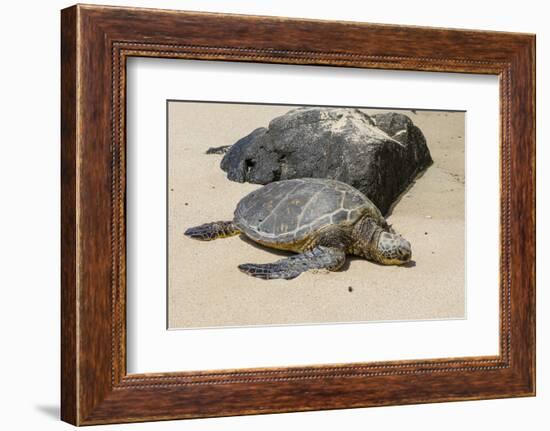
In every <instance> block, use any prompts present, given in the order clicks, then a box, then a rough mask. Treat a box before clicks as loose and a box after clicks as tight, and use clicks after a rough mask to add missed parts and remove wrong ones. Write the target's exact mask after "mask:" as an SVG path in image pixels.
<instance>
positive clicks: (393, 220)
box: [61, 5, 535, 425]
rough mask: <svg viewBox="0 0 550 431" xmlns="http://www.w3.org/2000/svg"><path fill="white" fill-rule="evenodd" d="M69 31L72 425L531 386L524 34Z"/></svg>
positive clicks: (224, 20)
mask: <svg viewBox="0 0 550 431" xmlns="http://www.w3.org/2000/svg"><path fill="white" fill-rule="evenodd" d="M335 35H337V37H336V36H335ZM61 43H62V65H61V66H62V67H61V69H62V95H61V100H62V103H61V106H62V113H61V116H62V152H61V161H62V346H61V349H62V400H61V406H62V409H61V414H62V419H63V420H65V421H67V422H70V423H72V424H75V425H91V424H105V423H119V422H138V421H151V420H166V419H179V418H198V417H212V416H227V415H239V414H257V413H273V412H289V411H306V410H321V409H336V408H353V407H369V406H382V405H396V404H413V403H429V402H441V401H452V400H474V399H490V398H502V397H515V396H532V395H534V394H535V134H534V131H535V122H534V118H535V117H534V100H535V78H534V70H535V51H534V47H535V37H534V36H533V35H529V34H514V33H500V32H486V31H470V30H451V29H436V28H423V27H403V26H389V25H377V24H365V23H350V22H329V21H314V20H297V19H287V18H276V17H254V16H240V15H221V14H211V13H196V12H192V13H191V12H179V11H168V10H152V9H134V8H119V7H104V6H92V5H87V6H82V5H77V6H73V7H71V8H68V9H65V10H63V11H62V28H61Z"/></svg>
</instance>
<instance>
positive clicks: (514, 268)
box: [61, 5, 535, 425]
mask: <svg viewBox="0 0 550 431" xmlns="http://www.w3.org/2000/svg"><path fill="white" fill-rule="evenodd" d="M61 16H62V20H61V21H62V26H61V49H62V56H61V58H62V63H61V72H62V75H61V82H62V93H61V110H62V112H61V121H62V134H61V139H62V147H61V162H62V175H61V177H62V179H61V189H62V199H61V206H62V218H61V226H62V247H61V253H62V286H61V288H62V289H61V291H62V295H61V305H62V325H61V340H62V345H61V353H62V355H61V357H62V361H61V388H62V391H61V417H62V419H63V420H64V421H67V422H69V423H72V424H75V425H91V424H104V423H116V422H137V421H151V420H165V419H179V418H195V417H212V416H229V415H241V414H258V413H274V412H289V411H307V410H321V409H339V408H352V407H367V406H382V405H394V404H413V403H427V402H442V401H455V400H474V399H489V398H502V397H516V396H533V395H534V394H535V36H534V35H529V34H514V33H500V32H488V31H470V30H449V29H440V28H424V27H403V26H392V25H376V24H362V23H353V22H330V21H314V20H297V19H286V18H276V17H255V16H240V15H220V14H212V13H196V12H178V11H166V10H152V9H151V10H148V9H133V8H119V7H103V6H82V5H77V6H73V7H70V8H68V9H64V10H63V11H62V14H61ZM335 35H337V37H335ZM131 56H144V57H163V58H184V59H198V60H206V61H207V60H223V61H240V62H261V63H285V64H301V65H331V66H345V67H356V68H375V69H393V70H414V71H441V72H460V73H477V74H493V75H498V76H499V77H500V107H501V110H500V138H501V143H500V147H501V197H500V207H501V220H500V225H501V227H500V239H501V242H500V246H501V253H500V256H501V258H500V354H499V355H498V356H490V357H459V358H442V359H430V360H412V361H398V362H395V361H393V362H380V363H353V364H338V365H327V366H303V367H292V368H266V369H239V370H226V371H209V370H205V371H203V372H179V373H156V374H127V372H126V350H125V340H126V320H125V312H126V309H125V307H126V304H125V298H126V284H125V269H126V266H125V265H126V262H125V190H126V176H125V151H126V146H125V142H126V141H125V97H126V94H125V91H126V87H125V84H126V79H125V77H126V75H125V65H126V59H128V58H129V57H131Z"/></svg>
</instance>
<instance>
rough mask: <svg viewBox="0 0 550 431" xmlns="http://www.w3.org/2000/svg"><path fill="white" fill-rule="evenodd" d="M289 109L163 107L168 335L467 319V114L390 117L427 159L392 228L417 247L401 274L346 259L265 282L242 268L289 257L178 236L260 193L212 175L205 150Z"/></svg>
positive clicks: (240, 241) (236, 242) (212, 159)
mask: <svg viewBox="0 0 550 431" xmlns="http://www.w3.org/2000/svg"><path fill="white" fill-rule="evenodd" d="M292 108H293V107H289V106H269V105H234V104H209V103H190V102H170V103H169V135H168V139H169V145H168V154H169V169H168V196H169V205H168V235H169V237H168V260H169V261H168V268H169V273H168V323H169V328H172V329H175V328H198V327H218V326H249V325H283V324H307V323H328V322H358V321H388V320H426V319H454V318H464V315H465V277H464V271H465V267H464V266H465V255H464V253H465V240H464V238H465V217H464V203H465V186H464V183H465V176H464V113H463V112H436V111H414V112H413V111H398V110H396V109H392V111H394V112H402V113H404V114H406V115H408V116H409V117H410V118H411V119H412V120H413V122H414V123H415V124H416V125H417V126H418V127H419V128H420V129H421V130H422V131H423V133H424V135H425V137H426V140H427V144H428V147H429V149H430V152H431V155H432V158H433V160H434V164H433V165H432V166H431V167H429V168H428V169H427V170H426V171H425V172H424V174H423V175H421V176H420V177H419V178H418V179H417V180H416V182H415V183H414V184H413V185H412V187H410V188H409V190H408V191H406V192H405V193H404V194H403V195H402V197H401V199H400V201H399V202H398V203H397V204H396V205H395V206H394V208H393V211H392V213H391V215H390V216H389V217H388V222H389V223H390V224H392V225H393V227H394V229H395V230H396V231H398V232H399V233H401V234H402V235H403V236H404V237H405V238H407V239H408V240H409V241H410V243H411V244H412V250H413V262H412V263H411V265H409V266H407V267H397V266H381V265H376V264H373V263H370V262H368V261H366V260H363V259H360V258H356V257H350V258H349V259H348V262H347V263H346V265H345V267H344V268H343V269H342V270H341V271H338V272H326V271H321V272H307V273H304V274H302V275H300V276H299V277H297V278H296V279H293V280H269V281H264V280H258V279H255V278H253V277H249V276H247V275H245V274H243V273H241V272H240V271H239V270H238V269H237V265H239V264H240V263H244V262H255V263H267V262H272V261H275V260H277V259H280V257H281V256H285V255H287V253H284V252H278V251H275V250H272V249H268V248H264V247H261V246H258V245H255V244H253V243H251V241H249V240H247V239H245V238H243V236H235V237H231V238H226V239H220V240H217V241H212V242H199V241H194V240H192V239H189V238H187V237H185V236H184V235H183V232H184V231H185V229H186V228H188V227H190V226H195V225H198V224H202V223H205V222H210V221H216V220H231V219H232V218H233V211H234V208H235V206H236V204H237V202H238V201H239V200H240V199H241V198H242V197H243V196H245V195H246V194H247V193H249V192H250V191H252V190H254V189H256V188H258V187H261V186H259V185H255V184H248V183H244V184H241V183H235V182H232V181H229V180H228V179H227V178H226V174H225V172H223V171H222V170H221V169H220V167H219V164H220V161H221V158H222V155H207V154H205V151H206V150H207V149H208V148H209V147H216V146H221V145H230V144H233V143H234V142H235V141H237V140H238V139H239V138H241V137H243V136H245V135H246V134H248V133H250V132H251V131H252V130H253V129H255V128H257V127H261V126H267V124H268V123H269V121H270V120H271V119H272V118H274V117H276V116H278V115H282V114H284V113H286V112H288V111H289V110H290V109H292ZM364 111H365V112H366V113H368V114H372V113H377V112H387V111H384V110H380V109H364ZM350 288H351V289H350Z"/></svg>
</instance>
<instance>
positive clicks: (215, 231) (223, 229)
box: [185, 221, 241, 241]
mask: <svg viewBox="0 0 550 431" xmlns="http://www.w3.org/2000/svg"><path fill="white" fill-rule="evenodd" d="M239 233H241V231H240V229H239V228H238V227H237V226H236V225H235V224H234V223H233V222H232V221H215V222H213V223H204V224H201V225H200V226H195V227H190V228H189V229H187V230H186V231H185V235H186V236H188V237H190V238H193V239H198V240H200V241H212V240H214V239H218V238H227V237H228V236H234V235H238V234H239Z"/></svg>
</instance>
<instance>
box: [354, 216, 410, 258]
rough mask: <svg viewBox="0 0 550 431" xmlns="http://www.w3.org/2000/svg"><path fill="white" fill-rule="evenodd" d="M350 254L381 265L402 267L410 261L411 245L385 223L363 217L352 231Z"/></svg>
mask: <svg viewBox="0 0 550 431" xmlns="http://www.w3.org/2000/svg"><path fill="white" fill-rule="evenodd" d="M352 240H353V241H354V242H353V248H352V253H353V254H356V255H359V256H363V257H364V258H365V259H368V260H372V261H374V262H378V263H380V264H382V265H402V264H404V263H407V262H408V261H409V260H411V256H412V251H411V244H410V243H409V241H407V240H406V239H405V238H403V237H402V236H401V235H399V234H397V233H395V232H394V231H393V229H392V228H391V227H390V226H388V224H387V223H386V222H385V221H380V220H376V219H373V218H371V217H368V216H367V217H364V218H363V219H361V220H359V221H358V222H357V223H356V224H355V226H354V229H353V231H352Z"/></svg>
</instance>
